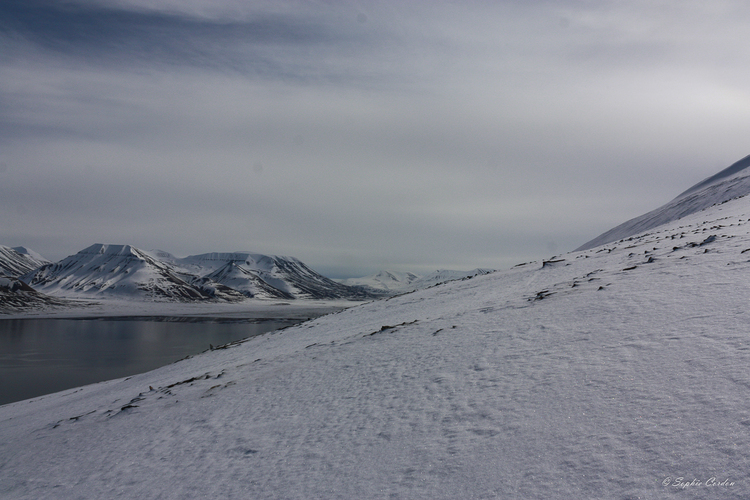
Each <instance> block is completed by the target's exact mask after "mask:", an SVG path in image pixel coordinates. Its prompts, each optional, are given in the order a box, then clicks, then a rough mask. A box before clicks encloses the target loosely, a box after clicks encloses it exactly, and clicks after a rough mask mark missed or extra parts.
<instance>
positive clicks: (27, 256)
mask: <svg viewBox="0 0 750 500" xmlns="http://www.w3.org/2000/svg"><path fill="white" fill-rule="evenodd" d="M48 263H49V261H48V260H47V259H45V258H44V257H42V256H41V255H39V254H38V253H36V252H34V251H33V250H29V249H27V248H24V247H15V248H10V247H6V246H4V245H0V275H5V276H10V277H14V278H17V277H19V276H21V275H22V274H26V273H28V272H29V271H32V270H34V269H36V268H37V267H39V266H43V265H44V264H48Z"/></svg>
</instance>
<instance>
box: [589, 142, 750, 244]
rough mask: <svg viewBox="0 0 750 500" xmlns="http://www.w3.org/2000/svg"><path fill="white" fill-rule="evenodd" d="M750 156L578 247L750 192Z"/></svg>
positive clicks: (619, 236) (644, 228)
mask: <svg viewBox="0 0 750 500" xmlns="http://www.w3.org/2000/svg"><path fill="white" fill-rule="evenodd" d="M748 166H750V156H747V157H745V158H743V159H742V160H740V161H738V162H736V163H734V164H732V165H730V166H729V167H727V168H725V169H724V170H722V171H721V172H719V173H718V174H716V175H713V176H711V177H709V178H708V179H705V180H703V181H701V182H699V183H698V184H696V185H695V186H693V187H691V188H690V189H688V190H686V191H684V192H683V193H682V194H680V195H679V196H677V198H675V199H674V200H672V201H670V202H669V203H667V204H666V205H664V206H662V207H659V208H657V209H655V210H652V211H651V212H648V213H646V214H643V215H641V216H639V217H636V218H634V219H630V220H629V221H626V222H623V223H622V224H620V225H619V226H617V227H615V228H612V229H610V230H609V231H607V232H605V233H603V234H601V235H599V236H597V237H596V238H594V239H593V240H591V241H589V242H587V243H585V244H583V245H581V246H580V247H578V248H577V249H576V250H588V249H590V248H594V247H597V246H599V245H604V244H606V243H611V242H613V241H617V240H620V239H622V238H627V237H629V236H632V235H634V234H638V233H642V232H644V231H648V230H650V229H653V228H655V227H658V226H661V225H662V224H667V223H669V222H673V221H676V220H678V219H680V218H682V217H685V216H688V215H690V214H693V213H695V212H699V211H701V210H703V209H706V208H708V207H711V206H713V205H717V204H719V203H724V202H726V201H729V200H731V199H734V198H737V197H739V196H745V195H747V194H749V193H750V169H748V168H747V167H748Z"/></svg>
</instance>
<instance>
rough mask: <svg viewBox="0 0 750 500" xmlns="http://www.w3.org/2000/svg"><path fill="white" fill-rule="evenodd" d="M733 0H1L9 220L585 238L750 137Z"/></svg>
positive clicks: (320, 255) (282, 248) (346, 265)
mask: <svg viewBox="0 0 750 500" xmlns="http://www.w3.org/2000/svg"><path fill="white" fill-rule="evenodd" d="M748 18H750V8H748V7H746V6H745V5H744V4H743V3H742V2H712V3H711V4H710V5H707V4H704V3H701V2H683V3H679V4H675V3H674V2H629V3H627V5H624V4H622V3H621V2H595V3H589V2H579V1H570V2H499V3H497V2H492V3H490V2H461V3H449V2H429V3H428V2H395V1H394V2H377V3H376V2H364V1H363V2H346V3H345V2H329V1H321V2H291V1H290V2H255V1H234V2H232V1H224V2H202V1H197V0H196V1H192V2H177V1H166V0H165V1H161V2H152V1H149V2H146V1H145V0H144V1H136V0H133V1H128V0H120V1H108V2H107V1H104V0H101V1H94V0H88V1H82V0H81V1H67V2H65V1H60V2H52V1H36V0H30V1H27V0H23V1H21V0H17V1H16V0H11V1H8V2H3V3H2V4H1V5H0V44H2V46H3V47H4V49H3V51H2V54H0V217H1V218H2V223H1V224H0V238H2V240H1V241H0V243H3V244H6V245H26V246H29V247H31V248H34V249H36V250H37V251H39V252H40V253H42V254H43V255H46V256H48V258H62V257H64V256H65V255H67V254H69V253H73V252H75V251H77V250H79V249H81V248H83V247H85V246H87V245H89V244H91V243H94V242H109V243H128V244H133V245H135V246H138V247H142V248H146V249H153V248H163V249H165V250H168V251H171V252H173V253H176V254H179V255H187V254H195V253H201V252H206V251H214V250H217V251H235V250H249V251H255V252H265V253H274V254H285V255H294V256H296V257H298V258H300V259H302V260H303V261H305V262H307V263H308V264H310V265H311V266H313V267H314V268H316V269H317V270H320V271H322V272H324V273H327V274H329V275H332V276H350V275H361V274H366V273H368V272H370V271H374V270H377V269H380V268H384V267H385V268H393V269H400V270H413V271H426V270H432V269H435V268H460V269H469V268H473V267H480V266H481V267H495V268H502V267H507V266H510V265H513V264H516V263H518V262H522V261H527V260H531V259H538V258H542V257H549V256H550V255H552V254H555V253H560V252H563V251H568V250H571V249H572V248H575V247H577V246H578V245H580V244H581V243H583V242H585V241H587V240H588V239H591V238H592V237H593V236H596V235H597V234H599V233H601V232H603V231H604V230H606V229H609V228H610V227H612V226H614V225H616V224H618V223H620V222H622V221H624V220H625V219H628V218H630V217H633V216H636V215H640V214H641V213H643V212H646V211H648V210H650V209H652V208H655V207H656V206H658V205H660V204H663V203H665V202H667V201H669V199H671V198H672V197H674V196H675V195H677V194H678V193H680V192H682V191H684V190H685V189H687V188H688V187H689V186H690V185H692V184H695V183H696V182H698V181H700V180H701V179H703V178H705V177H708V176H709V175H712V174H714V173H716V172H717V171H719V170H721V169H722V168H724V167H726V166H728V165H729V164H731V163H733V162H734V161H736V160H738V159H739V158H741V157H744V156H745V155H747V154H748V153H750V151H748V150H747V146H746V140H745V138H746V137H747V136H748V128H750V121H748V120H747V116H748V112H750V93H748V91H746V85H745V82H746V81H747V77H748V74H747V73H748V68H750V64H748V63H750V49H748V48H746V47H745V45H744V44H742V43H740V42H739V41H740V40H742V35H744V31H745V26H746V25H747V24H746V23H747V21H748V20H750V19H748Z"/></svg>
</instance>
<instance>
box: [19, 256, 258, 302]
mask: <svg viewBox="0 0 750 500" xmlns="http://www.w3.org/2000/svg"><path fill="white" fill-rule="evenodd" d="M21 280H22V281H24V282H25V283H27V284H29V285H30V286H32V287H33V288H35V289H36V290H37V291H40V292H43V293H46V294H49V295H55V296H86V297H93V296H102V295H104V296H114V297H120V298H149V299H156V300H206V299H223V300H241V299H244V296H243V295H242V294H240V293H238V292H236V291H234V290H231V289H229V288H227V287H224V286H221V285H219V284H215V283H211V282H210V281H208V280H200V279H199V278H198V277H196V276H180V275H179V274H178V273H177V272H176V271H175V270H174V269H173V268H172V267H171V266H169V265H168V264H165V263H164V262H161V261H160V260H158V259H156V258H154V257H153V256H152V255H150V254H149V253H148V252H144V251H143V250H139V249H137V248H134V247H132V246H130V245H102V244H95V245H91V246H90V247H88V248H86V249H84V250H81V251H80V252H78V253H77V254H75V255H71V256H69V257H66V258H65V259H63V260H61V261H60V262H57V263H54V264H46V265H44V266H42V267H40V268H38V269H36V270H34V271H31V272H29V273H27V274H24V275H23V276H21Z"/></svg>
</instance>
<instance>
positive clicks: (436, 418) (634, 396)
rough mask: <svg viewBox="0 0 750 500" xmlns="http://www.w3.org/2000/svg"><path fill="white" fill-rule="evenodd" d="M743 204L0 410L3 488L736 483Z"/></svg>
mask: <svg viewBox="0 0 750 500" xmlns="http://www.w3.org/2000/svg"><path fill="white" fill-rule="evenodd" d="M749 229H750V204H749V203H748V198H747V197H744V198H738V199H733V200H731V201H728V202H726V203H723V204H720V205H714V206H711V207H709V208H707V209H705V210H702V211H699V212H695V213H693V214H691V215H688V216H686V217H683V218H681V219H679V220H676V221H673V222H671V223H668V224H665V225H661V226H658V227H655V228H653V229H652V230H650V231H647V232H645V233H642V234H638V235H632V236H628V237H627V238H626V239H625V240H624V241H618V242H617V243H613V244H608V245H605V246H602V247H598V248H593V249H590V250H587V251H583V252H574V253H570V254H566V255H562V256H560V257H557V258H555V259H554V260H549V261H546V262H534V263H529V264H525V265H520V266H517V267H515V268H512V269H510V270H507V271H500V272H496V273H493V274H488V275H484V276H477V277H475V278H472V279H468V280H463V281H453V282H449V283H446V284H444V285H441V286H436V287H432V288H429V289H424V290H419V291H416V292H414V293H410V294H404V295H400V296H397V297H393V298H391V299H387V300H381V301H375V302H371V303H368V304H364V305H361V306H358V307H353V308H350V309H347V310H345V311H343V312H340V313H338V314H332V315H329V316H324V317H321V318H318V319H316V320H313V321H309V322H307V323H303V324H300V325H298V326H296V327H292V328H288V329H285V330H282V331H278V332H276V333H273V334H267V335H264V336H262V337H255V338H252V339H250V340H248V341H246V342H243V343H237V344H233V345H230V346H226V348H223V349H218V350H214V351H211V352H208V353H205V354H203V355H200V356H196V357H194V358H191V359H187V360H184V361H180V362H178V363H175V364H173V365H169V366H166V367H163V368H161V369H158V370H155V371H152V372H149V373H145V374H141V375H137V376H134V377H129V378H127V379H122V380H115V381H110V382H105V383H100V384H95V385H91V386H87V387H83V388H79V389H76V390H70V391H65V392H62V393H58V394H54V395H49V396H45V397H41V398H37V399H35V400H31V401H26V402H21V403H14V404H10V405H6V406H3V407H0V463H1V464H2V466H1V467H0V494H2V496H3V497H4V498H13V499H18V498H82V499H89V498H90V499H93V498H110V497H118V498H146V499H156V498H174V499H178V498H179V499H186V498H188V499H189V498H196V499H198V498H254V499H271V498H285V499H287V498H300V499H302V498H327V499H351V498H373V499H374V498H404V499H407V498H408V499H430V500H433V499H455V498H467V499H472V498H473V499H486V498H519V499H521V498H522V499H545V500H549V499H566V500H568V499H571V498H576V499H577V498H597V499H626V498H627V499H630V498H633V499H635V498H679V499H682V498H688V497H689V498H691V499H712V500H713V499H716V498H722V499H727V498H732V499H735V498H736V499H739V498H748V497H750V481H748V479H747V470H748V466H750V435H749V434H748V431H747V429H748V425H749V423H750V411H748V409H747V405H746V401H747V400H748V399H750V372H749V371H748V370H747V366H750V349H748V347H747V343H748V342H747V340H748V339H747V336H748V331H750V312H748V308H747V297H748V296H750V283H749V282H748V280H747V279H746V277H745V273H748V272H750V230H749Z"/></svg>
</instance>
